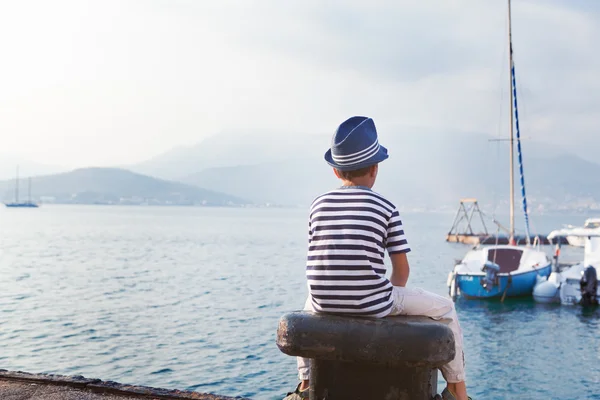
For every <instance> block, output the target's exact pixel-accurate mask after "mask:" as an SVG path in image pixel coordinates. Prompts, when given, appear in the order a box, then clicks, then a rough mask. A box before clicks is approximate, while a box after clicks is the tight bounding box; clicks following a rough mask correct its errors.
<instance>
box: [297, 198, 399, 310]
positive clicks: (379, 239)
mask: <svg viewBox="0 0 600 400" xmlns="http://www.w3.org/2000/svg"><path fill="white" fill-rule="evenodd" d="M386 249H387V251H388V252H389V253H390V254H394V253H406V252H408V251H410V248H409V246H408V243H407V241H406V237H405V235H404V230H403V227H402V221H401V220H400V216H399V214H398V211H397V210H396V207H395V206H394V205H393V204H392V203H391V202H389V201H388V200H386V199H385V198H384V197H383V196H381V195H379V194H377V193H375V192H373V191H372V190H371V189H369V188H367V187H362V186H344V187H341V188H339V189H337V190H333V191H330V192H328V193H325V194H324V195H322V196H319V197H318V198H317V199H315V201H314V202H313V204H312V206H311V208H310V216H309V248H308V261H307V267H306V274H307V279H308V286H309V292H310V296H311V300H312V304H313V307H314V309H315V310H316V311H320V312H331V313H347V314H353V315H362V316H372V317H384V316H386V315H387V314H388V313H389V312H390V309H391V306H392V298H391V296H390V295H391V293H392V284H391V283H390V281H389V280H388V279H387V278H386V277H385V272H386V270H385V265H384V255H385V250H386Z"/></svg>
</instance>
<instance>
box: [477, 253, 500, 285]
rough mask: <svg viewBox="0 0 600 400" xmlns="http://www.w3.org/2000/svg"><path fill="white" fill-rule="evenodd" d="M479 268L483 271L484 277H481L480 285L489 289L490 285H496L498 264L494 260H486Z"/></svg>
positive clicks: (498, 270)
mask: <svg viewBox="0 0 600 400" xmlns="http://www.w3.org/2000/svg"><path fill="white" fill-rule="evenodd" d="M481 270H482V271H483V272H485V277H483V278H481V286H482V287H483V288H484V289H485V290H487V291H489V290H490V289H491V288H492V287H494V286H496V285H498V273H499V272H500V266H499V265H498V264H496V263H494V262H491V261H489V260H488V261H486V262H485V264H483V267H481Z"/></svg>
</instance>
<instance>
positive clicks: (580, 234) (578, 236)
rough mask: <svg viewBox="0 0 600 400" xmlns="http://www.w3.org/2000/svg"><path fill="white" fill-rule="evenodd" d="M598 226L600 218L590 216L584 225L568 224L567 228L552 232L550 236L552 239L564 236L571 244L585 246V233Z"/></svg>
mask: <svg viewBox="0 0 600 400" xmlns="http://www.w3.org/2000/svg"><path fill="white" fill-rule="evenodd" d="M597 228H600V218H588V219H586V220H585V222H584V224H583V227H576V226H572V225H568V226H567V227H566V228H563V229H558V230H555V231H552V232H550V234H549V235H548V238H549V239H550V238H552V240H558V239H559V238H564V239H565V240H566V241H567V243H569V245H570V246H574V247H584V246H585V238H586V236H585V233H588V232H590V231H593V230H594V229H597ZM569 233H570V234H569Z"/></svg>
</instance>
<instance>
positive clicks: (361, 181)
mask: <svg viewBox="0 0 600 400" xmlns="http://www.w3.org/2000/svg"><path fill="white" fill-rule="evenodd" d="M342 186H362V187H367V188H369V189H371V188H372V187H373V183H371V182H370V179H353V180H351V181H348V180H345V179H344V180H342Z"/></svg>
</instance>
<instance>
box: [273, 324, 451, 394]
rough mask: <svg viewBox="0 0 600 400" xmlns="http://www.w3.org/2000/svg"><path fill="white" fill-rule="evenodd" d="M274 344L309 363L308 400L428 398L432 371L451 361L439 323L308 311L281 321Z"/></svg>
mask: <svg viewBox="0 0 600 400" xmlns="http://www.w3.org/2000/svg"><path fill="white" fill-rule="evenodd" d="M277 346H278V347H279V349H280V350H281V351H282V352H283V353H285V354H288V355H292V356H301V357H306V358H310V359H311V373H310V390H311V391H310V398H311V400H323V399H327V400H338V399H340V400H341V399H343V400H359V399H360V400H362V399H364V400H380V399H381V400H384V399H385V400H405V399H411V400H431V399H432V398H433V396H434V395H435V391H436V388H437V368H439V367H441V366H442V365H444V364H446V363H448V362H449V361H451V360H452V359H453V358H454V355H455V349H454V337H453V335H452V331H451V330H450V328H448V326H447V325H446V324H445V323H444V322H440V321H434V320H432V319H430V318H426V317H387V318H381V319H367V318H354V317H345V316H336V315H328V314H322V313H318V314H317V313H311V312H292V313H288V314H286V315H284V316H282V317H281V319H280V321H279V329H278V331H277Z"/></svg>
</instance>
